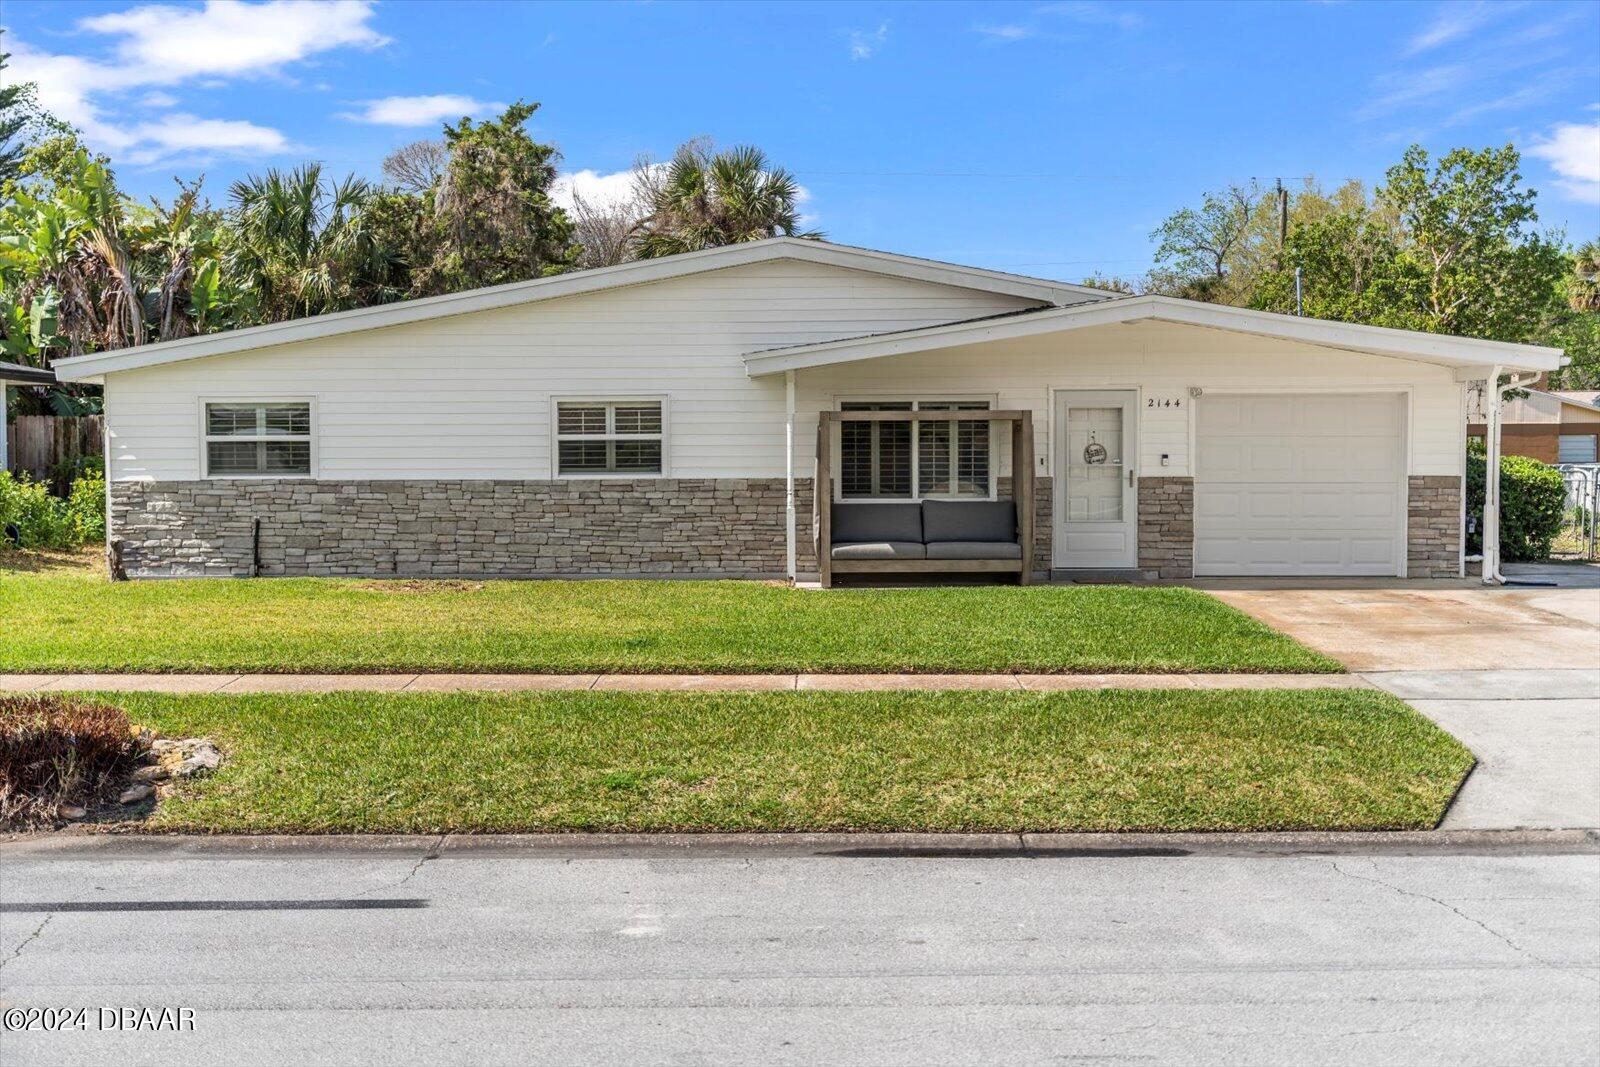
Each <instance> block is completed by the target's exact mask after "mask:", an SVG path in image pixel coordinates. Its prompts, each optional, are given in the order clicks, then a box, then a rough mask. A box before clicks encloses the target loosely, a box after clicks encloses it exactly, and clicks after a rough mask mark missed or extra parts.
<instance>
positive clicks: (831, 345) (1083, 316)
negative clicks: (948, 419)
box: [745, 296, 1564, 380]
mask: <svg viewBox="0 0 1600 1067" xmlns="http://www.w3.org/2000/svg"><path fill="white" fill-rule="evenodd" d="M1141 322H1164V323H1173V324H1177V325H1182V326H1195V327H1200V328H1208V329H1218V330H1227V331H1230V332H1234V333H1245V334H1252V335H1255V336H1262V337H1275V338H1280V339H1283V340H1290V341H1298V342H1301V343H1304V344H1312V345H1317V346H1320V347H1324V348H1333V349H1338V350H1340V351H1345V352H1361V353H1365V354H1368V355H1376V356H1386V357H1390V358H1395V359H1409V360H1414V361H1418V362H1424V363H1433V364H1437V365H1440V366H1446V367H1454V368H1457V369H1458V370H1463V369H1466V370H1471V371H1473V372H1477V376H1478V377H1482V373H1481V372H1482V369H1483V368H1485V367H1493V366H1500V367H1503V368H1506V369H1508V370H1556V369H1558V368H1560V367H1561V365H1562V363H1563V361H1564V360H1563V356H1562V352H1561V350H1560V349H1559V348H1542V347H1538V346H1535V345H1517V344H1507V343H1505V342H1501V341H1482V340H1477V339H1474V338H1469V337H1451V336H1448V335H1444V334H1430V333H1419V332H1415V331H1411V330H1393V329H1388V328H1386V327H1380V326H1362V325H1357V324H1353V323H1344V322H1330V321H1327V320H1324V319H1306V318H1300V317H1297V316H1293V315H1279V314H1274V313H1272V312H1263V311H1251V310H1249V309H1245V308H1235V307H1228V306H1226V305H1220V304H1202V303H1199V302H1197V301H1192V300H1179V299H1177V298H1174V297H1158V296H1139V297H1123V298H1120V299H1115V300H1108V301H1104V302H1101V303H1095V304H1081V305H1076V306H1072V307H1061V308H1048V309H1044V310H1041V311H1037V312H1033V313H1029V314H1024V315H1018V316H1016V317H1014V318H1010V319H1006V320H996V321H988V322H985V321H977V322H968V323H953V324H950V325H947V326H930V327H925V328H923V329H918V330H908V331H905V332H903V333H899V334H886V335H882V336H878V337H862V338H855V339H852V340H844V341H827V342H820V343H817V344H810V345H796V346H793V347H790V348H780V349H772V350H769V351H765V352H752V353H750V354H749V355H747V356H746V357H745V369H746V371H747V372H748V373H749V374H750V376H751V377H760V376H762V375H767V374H776V373H780V372H783V371H792V370H808V369H811V368H814V367H826V366H830V365H834V364H840V363H856V362H860V361H862V360H868V359H881V358H883V357H885V356H897V355H910V354H914V353H919V352H933V351H938V350H940V349H945V348H958V347H963V346H966V345H974V344H983V343H986V342H991V341H1005V340H1013V339H1016V338H1020V337H1030V336H1037V335H1039V334H1048V333H1057V332H1065V331H1068V330H1080V329H1086V328H1089V327H1093V326H1106V325H1114V324H1125V325H1131V324H1137V323H1141ZM1469 380H1470V379H1469Z"/></svg>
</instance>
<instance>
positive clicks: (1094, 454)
mask: <svg viewBox="0 0 1600 1067" xmlns="http://www.w3.org/2000/svg"><path fill="white" fill-rule="evenodd" d="M1083 461H1084V462H1085V463H1089V464H1095V463H1104V462H1105V461H1106V446H1105V445H1103V444H1101V443H1100V442H1099V441H1090V442H1089V443H1088V444H1086V445H1084V446H1083Z"/></svg>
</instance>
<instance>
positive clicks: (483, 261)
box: [389, 102, 578, 296]
mask: <svg viewBox="0 0 1600 1067" xmlns="http://www.w3.org/2000/svg"><path fill="white" fill-rule="evenodd" d="M538 108H539V105H538V104H525V103H520V102H519V103H516V104H513V105H512V106H511V107H508V108H507V109H506V110H505V112H504V113H503V114H502V115H500V117H499V118H496V119H493V120H491V121H487V122H482V123H474V122H473V121H472V119H470V118H463V119H462V120H461V121H460V122H458V123H456V124H455V125H453V126H449V125H447V126H445V128H444V140H445V148H446V151H447V152H448V153H449V160H448V162H446V163H445V165H444V169H443V172H442V173H440V175H439V177H438V180H437V182H435V184H434V185H433V187H432V189H431V198H430V202H429V203H428V205H427V206H428V211H427V214H426V226H425V231H424V232H423V233H422V234H421V236H420V239H419V240H418V242H417V244H416V248H415V249H414V251H413V252H412V258H413V259H414V262H413V263H412V265H411V281H410V290H411V293H412V295H417V296H425V295H431V294H436V293H451V292H458V291H460V290H462V289H475V288H479V287H481V286H486V285H500V284H503V283H506V282H519V281H526V280H528V279H530V278H538V277H543V276H545V275H550V274H560V273H562V272H564V271H567V270H570V269H571V267H572V264H573V262H574V261H575V260H576V258H577V254H578V248H577V246H576V245H575V244H574V243H573V227H572V220H571V219H569V218H567V215H566V212H564V211H562V210H561V208H559V207H558V206H556V204H555V202H554V201H553V200H551V199H550V189H551V186H552V185H554V183H555V179H556V163H557V162H558V161H559V160H560V158H561V156H560V153H559V152H557V151H556V148H555V146H554V145H549V144H543V143H541V142H539V141H536V140H534V139H533V137H532V136H531V135H530V134H529V133H528V130H527V127H526V123H527V121H528V119H529V118H530V117H532V115H533V113H534V112H535V111H537V110H538ZM401 207H402V205H398V204H394V203H391V204H390V205H389V208H390V209H391V210H399V209H400V208H401Z"/></svg>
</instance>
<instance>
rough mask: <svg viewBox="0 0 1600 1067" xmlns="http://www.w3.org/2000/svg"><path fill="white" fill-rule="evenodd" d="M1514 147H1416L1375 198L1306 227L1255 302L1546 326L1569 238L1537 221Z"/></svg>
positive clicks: (1320, 313)
mask: <svg viewBox="0 0 1600 1067" xmlns="http://www.w3.org/2000/svg"><path fill="white" fill-rule="evenodd" d="M1519 162H1520V161H1519V158H1518V156H1517V152H1516V149H1515V148H1512V147H1511V146H1509V145H1508V146H1507V147H1505V148H1502V149H1493V148H1491V149H1484V150H1483V151H1478V152H1474V151H1471V150H1469V149H1464V148H1460V149H1456V150H1455V151H1453V152H1450V153H1448V154H1446V155H1444V156H1442V157H1441V158H1440V159H1439V160H1438V162H1437V164H1434V163H1432V162H1430V160H1429V157H1428V154H1427V153H1426V152H1424V151H1423V150H1422V149H1421V148H1419V147H1416V146H1413V147H1412V148H1410V149H1408V150H1407V151H1406V153H1405V157H1404V159H1402V161H1401V162H1400V163H1398V164H1396V165H1395V166H1393V167H1391V168H1390V169H1389V172H1388V175H1387V178H1386V180H1385V182H1384V184H1383V186H1382V187H1380V188H1379V189H1378V190H1377V193H1376V196H1375V199H1374V202H1373V203H1371V204H1366V203H1356V202H1352V203H1347V204H1346V205H1344V206H1343V207H1342V208H1341V209H1340V210H1337V211H1335V212H1333V213H1330V214H1327V215H1325V216H1324V217H1321V218H1318V219H1314V220H1308V221H1306V222H1303V223H1301V224H1299V225H1296V226H1295V227H1294V229H1293V230H1292V231H1291V233H1290V237H1289V240H1288V242H1287V244H1286V248H1285V253H1284V262H1283V266H1282V269H1281V270H1277V271H1270V272H1267V273H1266V274H1264V275H1263V276H1262V278H1261V280H1260V282H1259V283H1258V285H1257V287H1256V290H1255V292H1254V293H1253V294H1252V295H1251V299H1250V303H1251V304H1252V305H1253V306H1256V307H1260V308H1266V309H1268V310H1273V311H1284V312H1292V311H1293V310H1294V269H1295V268H1296V267H1299V268H1300V269H1301V272H1302V280H1303V288H1304V292H1305V313H1306V314H1308V315H1314V316H1317V317H1319V318H1331V319H1339V320H1343V321H1350V322H1364V323H1368V324H1371V325H1375V326H1391V327H1395V328H1398V329H1407V330H1422V331H1426V332H1429V333H1448V334H1456V335H1460V336H1465V337H1484V338H1489V339H1492V340H1498V341H1527V340H1531V339H1534V338H1536V337H1538V336H1539V334H1540V332H1541V330H1542V329H1543V328H1545V326H1546V324H1547V319H1548V313H1549V310H1550V308H1551V306H1552V299H1553V297H1552V294H1553V293H1554V292H1556V288H1557V280H1558V279H1559V278H1560V277H1561V275H1562V273H1563V271H1564V269H1565V265H1566V264H1565V257H1564V255H1563V253H1562V249H1561V242H1560V240H1559V239H1558V238H1557V237H1556V236H1554V235H1549V234H1545V233H1542V232H1539V231H1538V230H1537V229H1536V226H1537V223H1538V214H1537V212H1536V211H1535V209H1534V199H1535V195H1536V194H1535V193H1534V192H1533V191H1532V190H1529V189H1524V188H1523V187H1522V185H1521V181H1522V177H1521V174H1520V173H1519V171H1518V169H1517V168H1518V166H1519Z"/></svg>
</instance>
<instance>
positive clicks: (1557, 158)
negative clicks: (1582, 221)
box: [1528, 121, 1600, 204]
mask: <svg viewBox="0 0 1600 1067" xmlns="http://www.w3.org/2000/svg"><path fill="white" fill-rule="evenodd" d="M1528 154H1529V155H1531V156H1537V157H1538V158H1539V159H1542V160H1544V161H1545V162H1547V163H1549V164H1550V169H1551V170H1553V171H1555V172H1556V180H1555V184H1556V187H1557V188H1559V189H1561V190H1562V191H1563V192H1565V193H1566V194H1567V195H1568V196H1570V197H1572V198H1573V199H1574V200H1581V201H1583V202H1584V203H1587V204H1600V121H1596V122H1592V123H1587V124H1585V123H1577V122H1563V123H1561V124H1559V125H1557V126H1556V127H1555V129H1553V130H1551V131H1550V135H1549V136H1548V137H1546V138H1543V139H1541V140H1539V141H1536V142H1535V143H1534V144H1532V145H1530V146H1529V148H1528Z"/></svg>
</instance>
